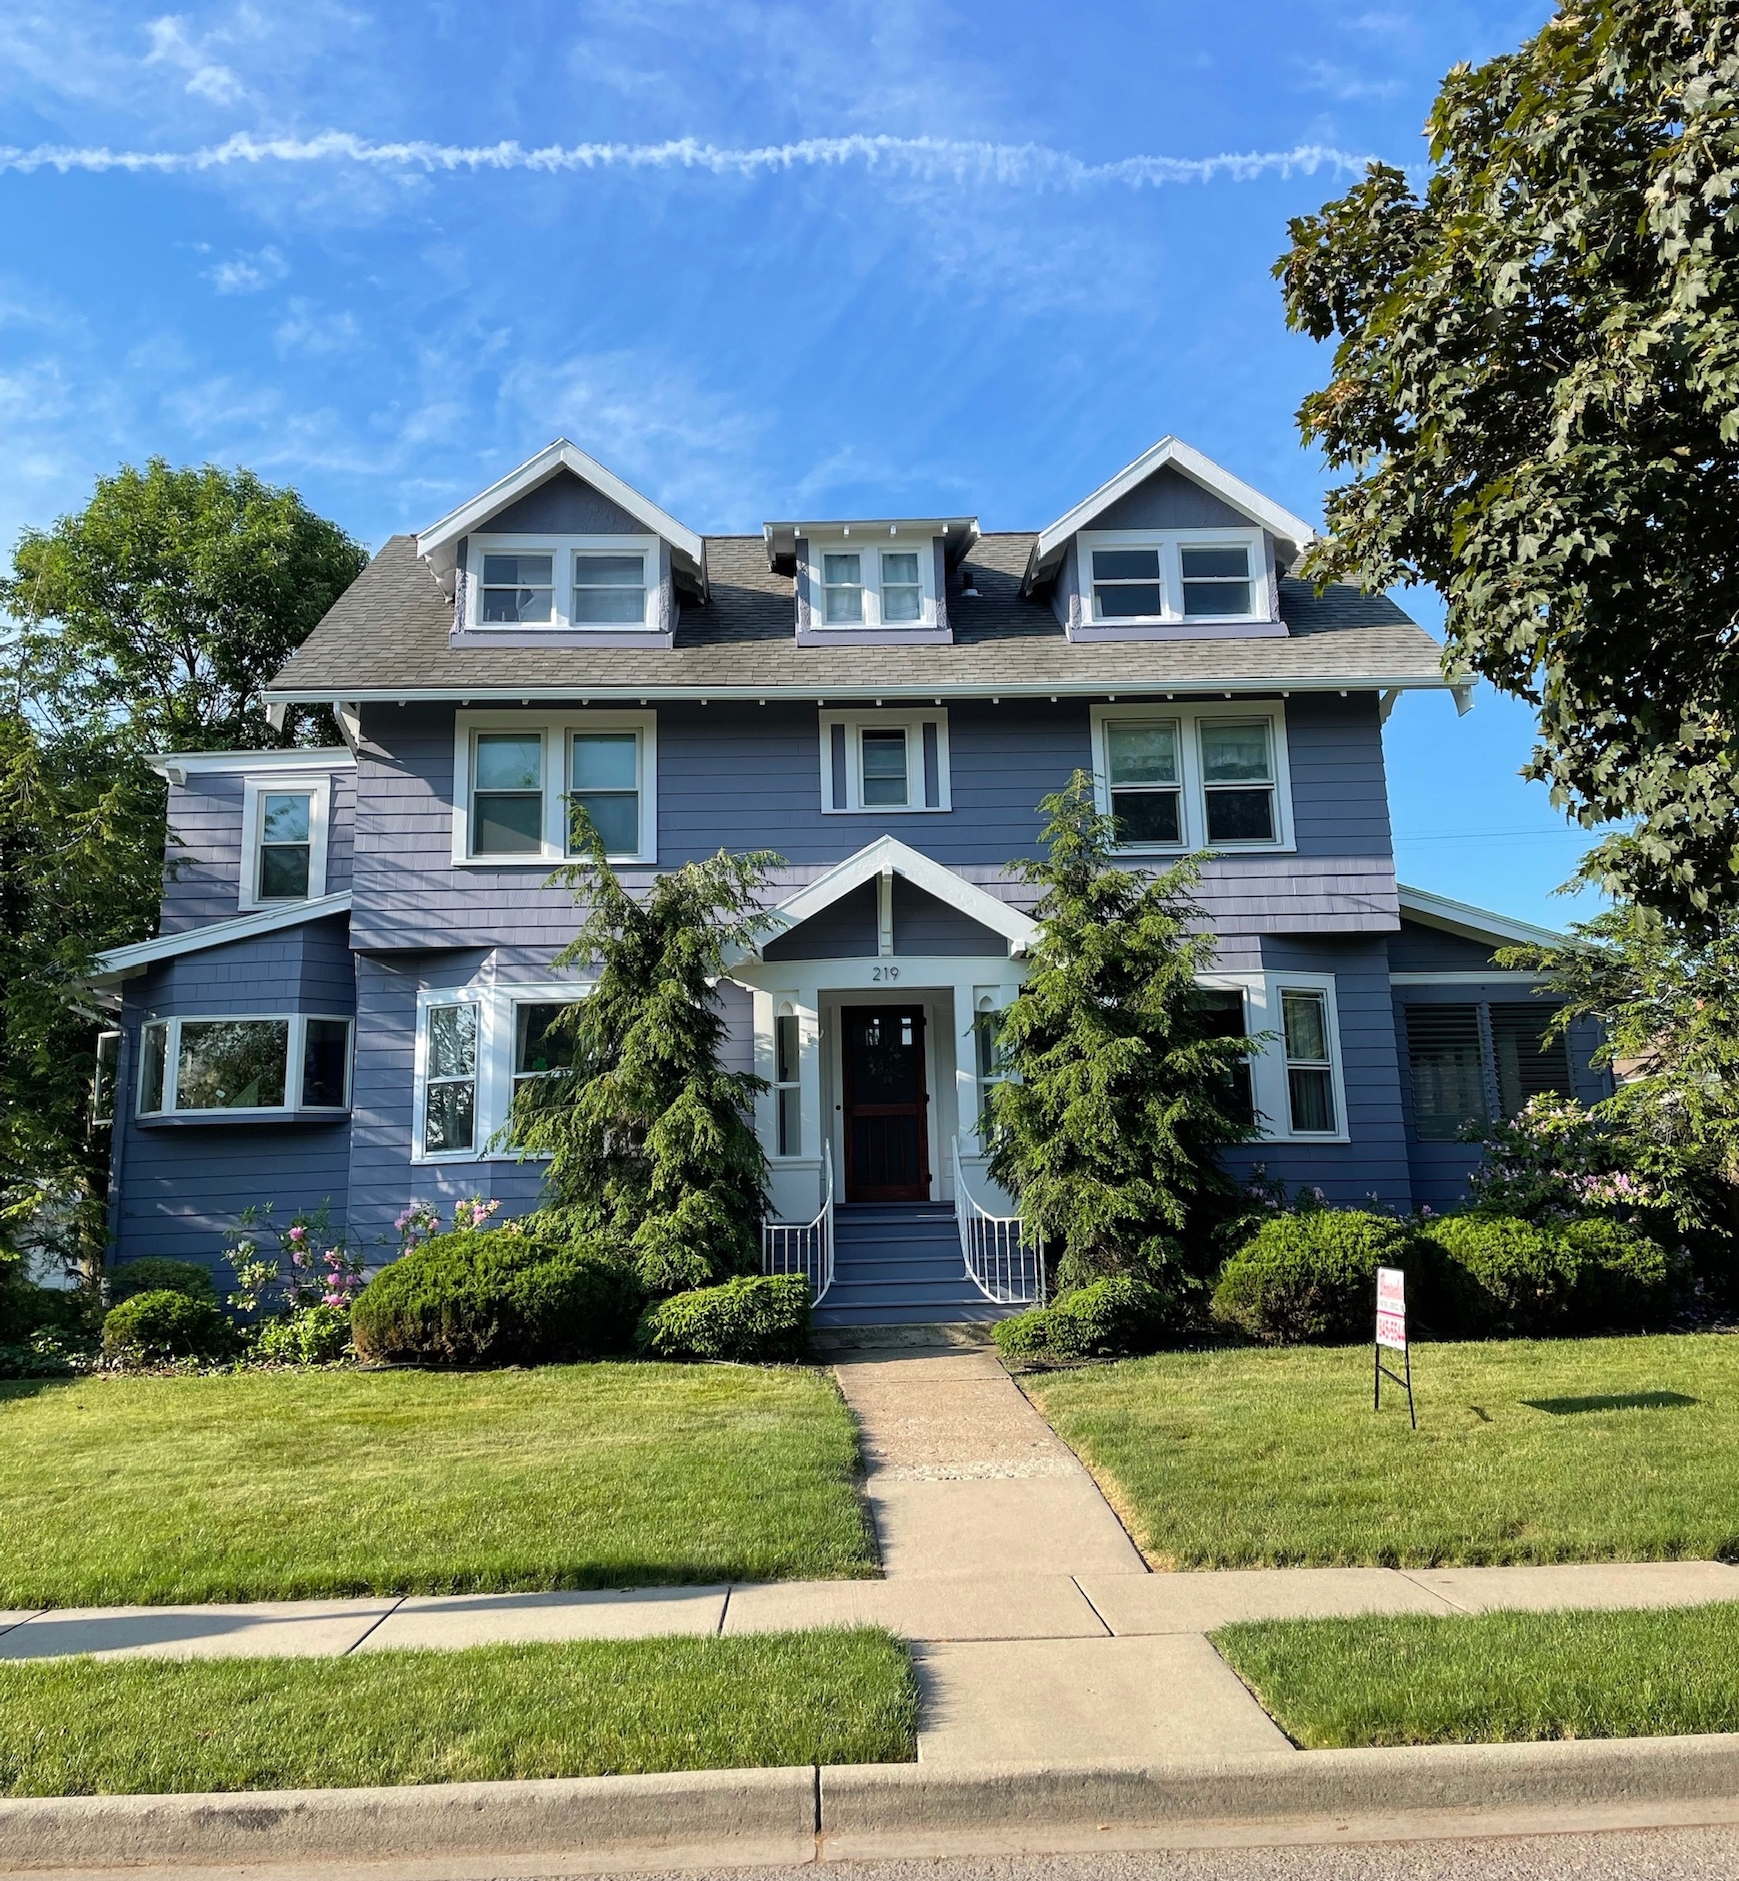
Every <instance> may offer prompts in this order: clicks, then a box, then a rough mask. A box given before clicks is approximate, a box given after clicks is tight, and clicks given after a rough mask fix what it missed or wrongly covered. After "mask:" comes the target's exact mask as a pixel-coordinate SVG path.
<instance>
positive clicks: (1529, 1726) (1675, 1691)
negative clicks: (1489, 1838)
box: [1213, 1603, 1739, 1750]
mask: <svg viewBox="0 0 1739 1881" xmlns="http://www.w3.org/2000/svg"><path fill="white" fill-rule="evenodd" d="M1213 1639H1214V1644H1215V1645H1216V1646H1217V1647H1218V1648H1219V1650H1220V1652H1221V1654H1222V1655H1223V1656H1224V1657H1225V1659H1226V1660H1227V1661H1228V1663H1229V1664H1230V1665H1231V1666H1232V1668H1233V1670H1234V1671H1236V1672H1237V1673H1238V1675H1239V1677H1241V1678H1242V1679H1243V1680H1244V1682H1245V1684H1247V1685H1248V1686H1249V1687H1250V1688H1251V1690H1252V1691H1254V1692H1255V1694H1256V1696H1257V1697H1258V1698H1259V1699H1260V1700H1261V1702H1262V1704H1263V1705H1264V1706H1265V1707H1266V1709H1267V1710H1268V1712H1269V1713H1270V1714H1271V1715H1272V1716H1273V1718H1274V1720H1275V1722H1276V1723H1277V1724H1278V1725H1279V1726H1280V1728H1281V1729H1282V1730H1283V1731H1285V1732H1286V1734H1287V1735H1288V1736H1289V1737H1290V1738H1291V1739H1292V1740H1293V1742H1294V1743H1296V1744H1300V1745H1302V1746H1303V1747H1304V1748H1305V1749H1306V1750H1340V1749H1358V1748H1364V1747H1368V1746H1371V1745H1380V1744H1505V1743H1525V1742H1534V1741H1538V1740H1540V1739H1543V1738H1561V1737H1677V1736H1681V1735H1690V1734H1694V1733H1700V1732H1706V1731H1736V1730H1739V1605H1728V1604H1725V1603H1723V1604H1720V1605H1712V1606H1704V1607H1676V1608H1666V1609H1661V1610H1649V1611H1631V1610H1627V1611H1624V1612H1599V1613H1595V1612H1581V1611H1574V1612H1553V1613H1479V1614H1468V1615H1453V1616H1444V1617H1441V1618H1440V1617H1438V1616H1437V1615H1434V1614H1419V1613H1414V1614H1385V1615H1381V1616H1373V1617H1367V1618H1363V1619H1350V1620H1267V1621H1261V1622H1252V1623H1244V1624H1240V1625H1236V1626H1228V1627H1225V1628H1223V1629H1222V1630H1221V1631H1220V1632H1218V1633H1216V1634H1214V1636H1213Z"/></svg>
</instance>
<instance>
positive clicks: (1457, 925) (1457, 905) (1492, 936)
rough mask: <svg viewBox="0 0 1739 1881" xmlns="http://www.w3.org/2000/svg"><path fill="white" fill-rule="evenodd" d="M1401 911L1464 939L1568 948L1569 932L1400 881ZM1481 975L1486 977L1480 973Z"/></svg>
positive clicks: (1427, 925) (1397, 890)
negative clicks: (1563, 932)
mask: <svg viewBox="0 0 1739 1881" xmlns="http://www.w3.org/2000/svg"><path fill="white" fill-rule="evenodd" d="M1396 894H1397V896H1398V897H1399V899H1400V905H1401V913H1402V914H1403V915H1405V916H1406V917H1407V919H1408V920H1410V921H1418V922H1420V923H1422V924H1423V925H1424V926H1426V927H1435V928H1441V929H1442V930H1443V932H1444V933H1446V934H1459V935H1460V936H1461V937H1462V938H1463V939H1464V940H1474V941H1489V942H1491V944H1492V945H1493V946H1494V947H1568V946H1570V945H1571V941H1570V938H1569V936H1568V935H1565V934H1559V933H1557V932H1555V931H1554V930H1553V929H1551V928H1549V927H1535V926H1534V925H1533V923H1532V922H1530V921H1515V920H1512V919H1511V918H1510V917H1509V916H1508V915H1507V914H1493V913H1492V911H1491V910H1490V909H1489V908H1475V907H1473V906H1471V905H1470V904H1469V903H1467V902H1465V901H1451V900H1450V899H1449V897H1448V896H1447V895H1432V894H1428V893H1427V892H1426V891H1425V890H1424V889H1423V888H1408V887H1407V886H1406V885H1405V884H1404V883H1400V884H1397V886H1396ZM1479 977H1482V978H1483V977H1487V976H1484V975H1481V976H1479Z"/></svg>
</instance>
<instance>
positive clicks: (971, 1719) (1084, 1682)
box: [0, 1350, 1739, 1763]
mask: <svg viewBox="0 0 1739 1881" xmlns="http://www.w3.org/2000/svg"><path fill="white" fill-rule="evenodd" d="M838 1375H839V1379H840V1383H841V1386H842V1387H843V1389H844V1391H845V1395H846V1397H847V1399H848V1400H849V1401H850V1403H851V1406H852V1409H853V1411H854V1412H855V1413H856V1414H857V1417H858V1419H859V1422H860V1424H861V1426H862V1429H863V1436H864V1448H865V1459H866V1463H867V1466H868V1480H867V1484H866V1490H867V1494H868V1498H869V1503H870V1507H871V1510H872V1512H873V1515H874V1519H875V1524H876V1531H877V1535H878V1538H879V1540H880V1544H881V1550H882V1558H883V1562H884V1564H885V1567H886V1575H887V1577H886V1579H885V1580H879V1581H790V1582H773V1583H766V1584H761V1585H753V1586H737V1587H658V1588H641V1589H631V1590H623V1591H620V1592H603V1593H561V1594H472V1595H459V1596H454V1597H447V1598H425V1597H421V1596H412V1597H410V1598H405V1599H396V1598H390V1597H388V1598H381V1599H373V1600H321V1601H296V1602H282V1603H262V1604H259V1605H252V1606H202V1607H134V1608H118V1609H102V1610H97V1609H86V1610H76V1609H58V1610H50V1611H47V1612H42V1613H35V1614H32V1613H0V1659H31V1658H43V1657H51V1656H55V1655H59V1654H64V1653H79V1652H97V1653H104V1654H110V1653H129V1654H143V1653H155V1654H173V1655H178V1656H179V1655H200V1656H206V1655H212V1656H217V1655H225V1654H244V1653H245V1654H249V1655H275V1654H339V1653H346V1652H356V1651H362V1652H369V1651H378V1650H380V1649H382V1648H386V1647H394V1646H419V1647H444V1648H451V1647H458V1646H470V1645H481V1644H485V1643H489V1642H494V1641H501V1640H552V1639H581V1638H628V1637H637V1636H645V1635H649V1634H659V1633H700V1634H706V1633H749V1632H770V1631H782V1630H785V1629H787V1628H792V1627H810V1626H837V1625H847V1624H858V1623H862V1624H871V1625H879V1626H886V1627H888V1628H889V1629H891V1630H892V1631H893V1632H896V1633H898V1634H901V1635H902V1636H904V1637H905V1638H907V1639H908V1640H910V1641H911V1642H912V1644H913V1653H914V1658H915V1659H916V1661H917V1664H918V1667H919V1674H920V1678H921V1679H922V1682H923V1686H924V1697H925V1706H924V1728H923V1730H922V1733H921V1735H920V1740H919V1755H920V1757H921V1758H923V1759H926V1760H931V1761H936V1762H971V1763H980V1762H986V1761H1012V1762H1041V1761H1042V1762H1048V1763H1059V1762H1082V1761H1093V1762H1098V1761H1116V1762H1142V1761H1150V1760H1157V1759H1164V1758H1174V1757H1188V1756H1221V1755H1247V1754H1256V1753H1263V1752H1272V1753H1274V1754H1276V1755H1289V1754H1291V1750H1292V1747H1291V1745H1290V1744H1289V1743H1288V1742H1287V1740H1286V1739H1285V1738H1284V1737H1282V1736H1281V1734H1280V1732H1279V1731H1278V1730H1276V1728H1275V1727H1274V1725H1273V1724H1272V1722H1271V1721H1270V1720H1269V1719H1268V1717H1267V1715H1266V1714H1265V1713H1264V1712H1263V1711H1262V1710H1261V1708H1260V1707H1259V1706H1258V1705H1257V1704H1256V1702H1255V1701H1254V1699H1252V1698H1251V1697H1250V1695H1249V1693H1248V1692H1247V1691H1246V1690H1245V1689H1244V1687H1243V1686H1242V1685H1241V1684H1240V1683H1239V1681H1238V1680H1237V1679H1236V1678H1235V1677H1234V1676H1233V1675H1232V1673H1231V1672H1230V1671H1229V1670H1228V1669H1227V1667H1226V1666H1225V1664H1224V1663H1223V1661H1222V1660H1221V1659H1220V1657H1219V1655H1218V1654H1217V1653H1216V1652H1215V1651H1214V1649H1213V1647H1212V1646H1211V1645H1210V1644H1209V1642H1208V1639H1207V1634H1208V1633H1209V1632H1210V1631H1212V1630H1213V1629H1214V1628H1215V1627H1218V1626H1223V1625H1225V1624H1226V1623H1227V1622H1229V1621H1232V1620H1238V1619H1271V1618H1275V1619H1277V1618H1292V1617H1297V1618H1305V1617H1315V1616H1319V1615H1329V1614H1354V1613H1397V1612H1417V1613H1456V1612H1472V1611H1483V1610H1486V1609H1491V1608H1498V1607H1520V1608H1546V1607H1572V1606H1575V1607H1649V1606H1690V1605H1695V1604H1698V1603H1699V1602H1703V1601H1710V1600H1728V1599H1735V1598H1739V1573H1736V1572H1735V1570H1734V1569H1733V1568H1731V1567H1728V1566H1725V1565H1724V1564H1722V1563H1719V1562H1713V1561H1677V1562H1651V1563H1643V1564H1638V1565H1620V1566H1610V1565H1604V1564H1600V1565H1592V1566H1574V1567H1516V1568H1438V1569H1415V1570H1408V1571H1400V1570H1394V1569H1386V1568H1289V1569H1277V1570H1276V1569H1254V1570H1241V1571H1237V1572H1232V1573H1199V1574H1152V1573H1149V1572H1148V1571H1147V1567H1146V1564H1145V1563H1144V1562H1143V1560H1142V1559H1141V1556H1140V1554H1139V1553H1138V1552H1137V1551H1136V1549H1135V1547H1134V1545H1133V1543H1132V1542H1131V1541H1130V1539H1129V1537H1128V1535H1127V1534H1126V1533H1125V1532H1124V1530H1123V1528H1122V1525H1121V1524H1120V1523H1119V1522H1118V1520H1117V1517H1116V1516H1115V1514H1114V1513H1113V1512H1112V1510H1111V1509H1110V1507H1109V1506H1108V1505H1107V1503H1106V1502H1105V1499H1104V1498H1103V1496H1101V1495H1100V1493H1099V1490H1098V1487H1097V1486H1096V1485H1095V1483H1094V1482H1093V1480H1092V1478H1091V1477H1090V1476H1089V1475H1088V1474H1087V1472H1086V1471H1085V1470H1084V1469H1083V1468H1082V1467H1081V1465H1080V1464H1079V1463H1078V1462H1077V1461H1076V1459H1075V1457H1074V1456H1073V1454H1072V1453H1071V1452H1070V1451H1069V1450H1068V1448H1067V1447H1066V1446H1065V1445H1064V1444H1063V1443H1062V1442H1061V1440H1060V1439H1059V1438H1058V1437H1057V1436H1056V1435H1055V1434H1054V1433H1053V1432H1052V1430H1051V1429H1050V1427H1049V1425H1047V1424H1046V1423H1045V1421H1044V1420H1043V1418H1041V1417H1040V1416H1039V1414H1038V1412H1037V1411H1035V1410H1034V1409H1033V1407H1032V1406H1031V1405H1030V1404H1029V1403H1028V1402H1027V1400H1026V1398H1025V1397H1024V1396H1023V1395H1022V1394H1021V1392H1020V1391H1019V1390H1018V1389H1017V1388H1016V1386H1015V1385H1014V1383H1013V1381H1012V1380H1011V1379H1010V1378H1009V1377H1008V1375H1007V1374H1006V1373H1005V1372H1004V1371H1003V1369H1002V1367H1001V1365H1000V1364H999V1363H998V1362H997V1360H996V1358H995V1356H994V1354H992V1353H991V1352H990V1351H988V1350H966V1351H961V1350H953V1351H942V1352H934V1353H930V1352H926V1353H923V1354H921V1355H919V1354H914V1355H911V1356H890V1355H886V1354H873V1353H866V1354H864V1355H863V1356H862V1357H858V1358H854V1359H851V1360H848V1361H845V1362H842V1363H841V1364H840V1365H839V1367H838Z"/></svg>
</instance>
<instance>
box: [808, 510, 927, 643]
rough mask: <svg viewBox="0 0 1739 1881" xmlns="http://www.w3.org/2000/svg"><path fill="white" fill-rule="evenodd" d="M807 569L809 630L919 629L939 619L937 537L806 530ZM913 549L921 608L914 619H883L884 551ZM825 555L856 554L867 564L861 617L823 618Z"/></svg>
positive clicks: (901, 552)
mask: <svg viewBox="0 0 1739 1881" xmlns="http://www.w3.org/2000/svg"><path fill="white" fill-rule="evenodd" d="M804 540H805V541H806V542H807V543H808V549H807V552H806V554H807V573H808V578H809V628H808V631H809V632H810V633H819V634H839V635H841V636H843V637H846V638H849V637H850V636H851V635H852V634H872V633H873V634H879V633H921V632H923V631H924V630H925V629H927V628H928V629H934V628H935V627H937V626H938V625H939V624H940V622H939V618H938V613H939V610H938V608H937V605H936V541H937V538H936V537H934V536H888V535H882V534H875V533H870V532H869V531H868V530H867V529H866V531H865V533H864V534H863V535H861V536H856V535H853V536H845V535H839V536H806V537H805V538H804ZM884 552H886V553H891V554H894V555H916V556H917V558H918V586H919V588H920V589H921V591H922V598H921V600H920V602H919V614H918V618H917V619H916V620H883V619H882V555H883V554H884ZM829 555H857V556H861V557H862V558H863V560H864V561H865V562H867V563H869V564H870V565H871V566H870V567H868V568H865V569H864V570H863V571H862V572H863V575H864V581H863V619H862V620H859V621H830V620H829V619H828V618H827V580H826V576H827V557H828V556H829Z"/></svg>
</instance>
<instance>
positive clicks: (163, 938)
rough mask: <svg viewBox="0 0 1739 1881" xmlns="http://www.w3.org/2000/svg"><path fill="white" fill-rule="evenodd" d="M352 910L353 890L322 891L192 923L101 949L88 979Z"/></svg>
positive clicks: (135, 969)
mask: <svg viewBox="0 0 1739 1881" xmlns="http://www.w3.org/2000/svg"><path fill="white" fill-rule="evenodd" d="M349 912H350V892H349V890H348V889H347V890H346V891H345V892H344V893H343V894H341V895H321V896H319V897H318V898H317V899H316V900H313V901H298V902H295V903H293V904H292V905H291V906H289V907H285V908H262V909H261V910H260V912H259V913H257V914H242V915H237V916H235V917H234V919H232V920H228V921H212V922H208V923H207V924H206V925H205V926H204V927H190V928H188V929H186V930H185V931H184V932H182V933H180V934H161V935H159V936H158V937H157V939H156V940H148V941H134V942H133V943H132V944H131V945H130V946H127V947H111V948H110V949H109V950H108V951H107V952H106V953H100V954H98V955H97V958H96V965H95V968H94V970H93V971H92V973H91V975H90V979H89V984H91V985H93V986H94V985H97V984H99V983H100V982H102V981H104V980H110V979H121V978H124V977H125V976H126V975H127V974H129V973H137V972H138V971H139V969H140V968H141V967H149V966H153V965H155V964H156V962H157V961H159V960H173V959H175V958H177V957H178V956H179V955H181V954H197V953H203V952H204V951H205V949H206V948H208V947H222V946H225V945H226V944H227V943H228V942H230V941H243V940H252V939H254V938H255V936H256V935H260V934H275V933H277V932H278V930H279V929H280V928H286V927H300V926H301V925H302V923H303V922H304V921H322V920H324V919H325V918H326V917H327V916H328V915H331V914H348V913H349Z"/></svg>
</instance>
